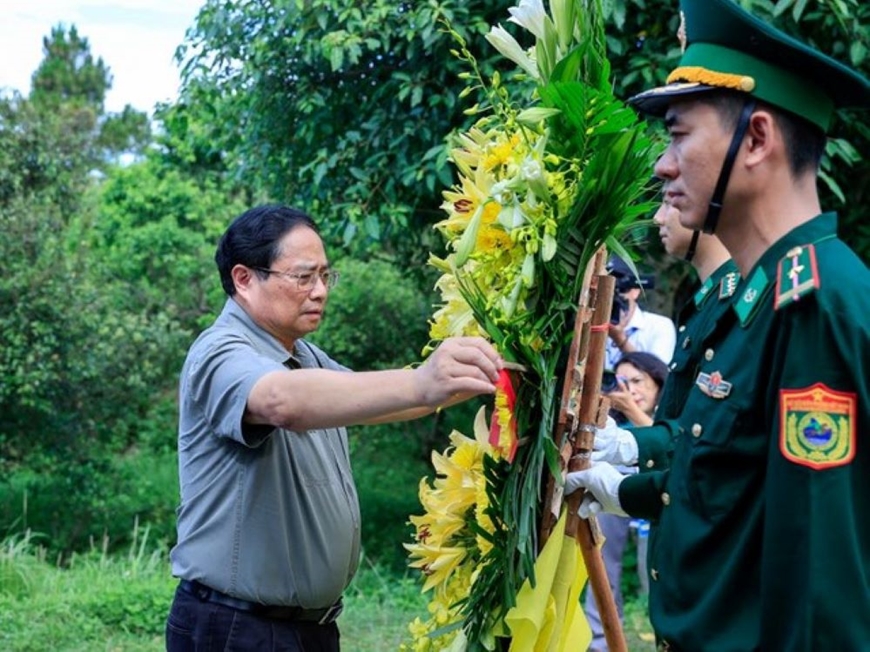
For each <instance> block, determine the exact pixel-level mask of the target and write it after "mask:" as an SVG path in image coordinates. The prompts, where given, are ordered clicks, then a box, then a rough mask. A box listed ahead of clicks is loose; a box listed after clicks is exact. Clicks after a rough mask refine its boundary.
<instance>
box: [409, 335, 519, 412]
mask: <svg viewBox="0 0 870 652" xmlns="http://www.w3.org/2000/svg"><path fill="white" fill-rule="evenodd" d="M503 366H504V362H503V360H502V358H501V356H500V355H499V354H498V352H497V351H496V350H495V349H494V348H493V347H492V345H491V344H490V343H489V342H487V341H486V340H485V339H483V338H482V337H451V338H448V339H446V340H444V341H443V342H442V343H441V344H440V345H439V346H438V348H437V349H435V351H434V352H433V353H432V355H430V356H429V357H428V358H427V359H426V361H425V362H424V363H423V364H422V365H421V366H420V367H418V368H417V369H416V378H417V391H418V393H419V396H420V402H421V404H423V405H427V406H429V407H430V408H437V407H441V406H443V405H445V404H453V403H458V402H459V401H462V400H465V399H468V398H471V397H472V396H477V395H478V394H492V393H493V392H495V382H496V381H497V380H498V372H499V370H500V369H501V368H502V367H503Z"/></svg>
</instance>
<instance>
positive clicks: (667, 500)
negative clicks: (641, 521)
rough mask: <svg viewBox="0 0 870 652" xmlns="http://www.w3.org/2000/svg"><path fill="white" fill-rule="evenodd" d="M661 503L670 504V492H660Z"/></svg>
mask: <svg viewBox="0 0 870 652" xmlns="http://www.w3.org/2000/svg"><path fill="white" fill-rule="evenodd" d="M662 503H664V504H665V505H670V504H671V494H669V493H668V492H667V491H666V492H664V493H663V494H662Z"/></svg>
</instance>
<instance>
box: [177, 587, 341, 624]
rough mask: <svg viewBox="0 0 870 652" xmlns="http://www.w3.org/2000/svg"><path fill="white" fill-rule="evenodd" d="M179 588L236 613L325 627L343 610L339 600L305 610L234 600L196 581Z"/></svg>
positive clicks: (239, 599)
mask: <svg viewBox="0 0 870 652" xmlns="http://www.w3.org/2000/svg"><path fill="white" fill-rule="evenodd" d="M179 586H180V588H181V590H182V591H184V592H185V593H189V594H190V595H192V596H194V597H196V598H197V599H199V600H201V601H202V602H211V603H214V604H220V605H223V606H225V607H230V608H231V609H235V610H237V611H244V612H247V613H250V614H254V615H255V616H260V617H262V618H273V619H275V620H295V621H298V622H304V623H318V624H320V625H327V624H329V623H331V622H334V621H335V620H336V619H337V618H338V616H339V614H340V613H341V610H342V609H343V608H344V605H343V604H342V603H341V600H340V599H339V601H338V602H336V603H335V604H334V605H332V606H331V607H324V608H323V609H305V608H303V607H283V606H270V605H265V604H260V603H259V602H250V601H248V600H242V599H241V598H234V597H233V596H231V595H227V594H226V593H221V592H220V591H216V590H215V589H213V588H211V587H208V586H206V585H205V584H202V583H200V582H196V581H190V580H181V583H180V585H179Z"/></svg>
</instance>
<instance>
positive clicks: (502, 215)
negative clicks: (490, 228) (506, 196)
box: [497, 201, 526, 233]
mask: <svg viewBox="0 0 870 652" xmlns="http://www.w3.org/2000/svg"><path fill="white" fill-rule="evenodd" d="M497 219H498V223H499V224H501V225H502V226H503V227H504V230H505V231H507V232H508V233H510V232H511V231H513V230H514V229H516V228H519V227H521V226H522V225H523V224H525V223H526V214H525V213H523V209H522V208H521V207H520V205H519V204H518V203H517V202H516V201H513V202H511V203H510V204H507V205H505V206H504V207H503V208H502V209H501V211H500V212H499V214H498V218H497Z"/></svg>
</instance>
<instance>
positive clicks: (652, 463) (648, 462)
mask: <svg viewBox="0 0 870 652" xmlns="http://www.w3.org/2000/svg"><path fill="white" fill-rule="evenodd" d="M655 465H656V463H655V462H653V461H652V460H647V461H646V468H648V469H651V468H652V467H654V466H655Z"/></svg>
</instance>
